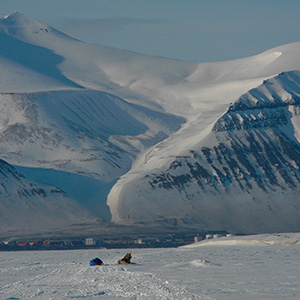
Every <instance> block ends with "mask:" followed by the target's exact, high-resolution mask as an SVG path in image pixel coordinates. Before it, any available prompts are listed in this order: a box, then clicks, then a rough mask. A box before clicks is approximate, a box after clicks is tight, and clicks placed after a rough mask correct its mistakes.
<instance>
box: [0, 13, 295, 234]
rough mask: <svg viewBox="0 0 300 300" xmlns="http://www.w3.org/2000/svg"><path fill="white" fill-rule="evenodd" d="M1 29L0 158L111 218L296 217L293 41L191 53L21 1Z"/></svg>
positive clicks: (274, 223)
mask: <svg viewBox="0 0 300 300" xmlns="http://www.w3.org/2000/svg"><path fill="white" fill-rule="evenodd" d="M0 42H1V48H0V75H1V77H0V78H1V79H0V111H1V114H0V158H2V159H4V160H6V161H7V162H8V163H10V164H12V165H15V167H16V168H17V169H18V171H19V172H21V173H22V174H23V176H25V177H26V178H27V179H26V180H28V182H30V181H38V182H40V183H41V184H43V185H44V184H49V185H52V186H57V187H59V188H60V189H61V190H63V191H64V192H65V193H66V195H68V196H69V199H70V201H73V203H74V205H75V204H76V205H84V206H85V207H86V208H87V209H89V210H92V212H93V213H94V214H96V215H97V217H99V218H103V219H105V220H106V221H108V222H109V221H110V220H111V219H112V221H113V222H116V223H119V224H126V225H138V224H141V223H145V224H154V225H155V224H157V223H159V226H161V225H162V224H163V225H166V226H169V224H170V222H171V221H170V220H172V219H173V220H174V218H176V219H177V221H178V226H189V227H194V228H200V229H224V230H229V231H239V232H264V231H290V230H299V229H300V223H299V221H298V220H297V215H299V208H298V207H299V205H298V203H297V193H298V191H299V180H298V178H300V177H299V176H300V175H299V174H298V172H299V171H298V170H299V159H298V153H299V142H298V135H299V124H298V122H299V121H298V118H297V115H298V98H297V97H298V95H299V94H300V93H299V84H300V79H299V72H298V71H294V70H300V43H294V44H289V45H284V46H280V47H277V48H275V49H271V50H268V51H266V52H264V53H262V54H258V55H256V56H252V57H248V58H244V59H238V60H234V61H226V62H216V63H190V62H184V61H178V60H172V59H167V58H162V57H153V56H147V55H142V54H137V53H133V52H130V51H125V50H120V49H114V48H109V47H105V46H100V45H91V44H87V43H83V42H81V41H78V40H76V39H73V38H71V37H69V36H67V35H65V34H63V33H61V32H59V31H57V30H55V29H54V28H52V27H50V26H48V25H45V24H43V23H41V22H39V21H36V20H33V19H30V18H28V17H26V16H24V15H22V14H20V13H14V14H11V15H9V16H7V17H5V18H2V19H0ZM282 72H283V73H282ZM280 73H282V74H280ZM278 74H280V75H278ZM277 75H278V76H277ZM263 81H264V82H263ZM78 202H79V204H78ZM107 204H108V205H109V207H108V206H107ZM35 213H36V212H35V211H34V210H33V211H32V215H35ZM7 216H8V217H7V219H9V214H7ZM12 219H13V218H11V220H12Z"/></svg>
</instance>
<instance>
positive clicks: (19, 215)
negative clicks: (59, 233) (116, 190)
mask: <svg viewBox="0 0 300 300" xmlns="http://www.w3.org/2000/svg"><path fill="white" fill-rule="evenodd" d="M0 199H1V201H0V228H1V234H2V235H3V236H12V235H15V234H18V233H20V231H21V232H22V233H23V234H24V233H25V234H26V233H33V232H34V233H40V232H43V231H44V232H47V231H51V230H61V228H64V227H67V226H70V225H75V224H80V223H87V224H90V223H93V222H95V221H96V220H95V219H96V218H95V216H93V215H92V214H91V213H90V212H88V211H87V210H86V209H84V208H83V207H82V206H81V205H79V204H78V203H76V202H74V200H72V199H69V198H68V196H67V195H66V193H65V192H64V191H62V190H61V189H59V188H57V187H51V186H48V185H43V184H38V183H34V182H32V181H30V180H28V179H26V178H25V177H24V176H23V175H22V174H21V173H19V172H18V171H17V170H16V169H15V168H14V167H13V166H11V165H9V164H8V163H6V162H5V161H3V160H0Z"/></svg>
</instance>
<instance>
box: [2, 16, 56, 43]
mask: <svg viewBox="0 0 300 300" xmlns="http://www.w3.org/2000/svg"><path fill="white" fill-rule="evenodd" d="M50 31H51V27H50V26H48V25H45V24H43V23H41V22H39V21H37V20H34V19H32V18H29V17H27V16H26V15H23V14H22V13H19V12H14V13H12V14H9V15H7V16H6V17H4V18H1V19H0V32H2V33H5V34H7V35H9V36H11V37H14V38H17V39H20V40H24V39H25V40H26V39H27V38H28V37H30V36H32V35H36V34H38V33H44V34H45V33H48V32H50Z"/></svg>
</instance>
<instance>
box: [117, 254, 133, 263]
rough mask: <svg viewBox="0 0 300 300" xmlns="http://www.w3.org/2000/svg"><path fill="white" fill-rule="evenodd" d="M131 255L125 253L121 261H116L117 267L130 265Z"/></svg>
mask: <svg viewBox="0 0 300 300" xmlns="http://www.w3.org/2000/svg"><path fill="white" fill-rule="evenodd" d="M131 257H132V256H131V253H127V254H126V255H125V256H124V257H123V258H122V259H120V260H118V264H119V265H128V264H131V261H130V260H131Z"/></svg>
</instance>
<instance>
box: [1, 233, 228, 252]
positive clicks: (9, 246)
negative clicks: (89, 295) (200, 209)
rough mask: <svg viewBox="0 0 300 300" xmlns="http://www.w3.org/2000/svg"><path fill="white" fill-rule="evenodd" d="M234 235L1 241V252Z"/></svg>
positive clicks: (154, 244) (155, 244)
mask: <svg viewBox="0 0 300 300" xmlns="http://www.w3.org/2000/svg"><path fill="white" fill-rule="evenodd" d="M226 235H227V236H228V235H232V234H229V233H227V232H226V231H206V232H199V233H196V234H195V233H170V234H166V235H159V236H143V237H137V236H119V237H102V238H101V237H87V238H76V239H75V238H73V239H44V240H41V239H40V240H29V241H25V240H11V239H8V240H5V239H3V240H0V251H10V250H63V249H92V248H107V249H110V248H162V247H179V246H183V245H188V244H192V243H196V242H199V241H201V240H204V239H215V238H219V237H221V236H226Z"/></svg>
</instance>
